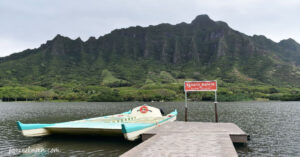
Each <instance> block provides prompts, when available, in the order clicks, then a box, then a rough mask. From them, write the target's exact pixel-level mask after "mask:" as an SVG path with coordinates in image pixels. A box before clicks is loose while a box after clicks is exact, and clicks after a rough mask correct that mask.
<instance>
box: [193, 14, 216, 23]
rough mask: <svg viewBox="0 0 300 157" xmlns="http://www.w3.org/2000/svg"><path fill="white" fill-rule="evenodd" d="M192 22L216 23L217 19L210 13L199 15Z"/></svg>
mask: <svg viewBox="0 0 300 157" xmlns="http://www.w3.org/2000/svg"><path fill="white" fill-rule="evenodd" d="M192 24H194V25H199V24H200V25H203V24H215V21H213V20H212V19H210V18H209V16H208V15H206V14H203V15H198V16H197V17H196V18H195V19H194V20H193V21H192Z"/></svg>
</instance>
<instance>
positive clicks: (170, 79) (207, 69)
mask: <svg viewBox="0 0 300 157" xmlns="http://www.w3.org/2000/svg"><path fill="white" fill-rule="evenodd" d="M299 65H300V45H299V44H298V43H297V42H296V41H294V40H293V39H288V40H282V41H281V42H279V43H276V42H273V41H272V40H269V39H267V38H266V37H264V36H256V35H255V36H247V35H245V34H242V33H240V32H237V31H235V30H233V29H231V28H230V27H229V26H228V25H227V24H226V23H224V22H220V21H217V22H215V21H213V20H211V19H210V18H209V17H208V16H206V15H200V16H198V17H196V19H194V20H193V21H192V22H191V23H190V24H187V23H180V24H177V25H170V24H160V25H157V26H149V27H139V26H137V27H130V28H126V29H118V30H114V31H112V32H111V33H109V34H107V35H105V36H102V37H99V38H98V39H96V38H94V37H91V38H90V39H89V40H87V41H85V42H83V41H82V40H81V39H80V38H78V39H76V40H72V39H70V38H67V37H63V36H61V35H57V36H56V37H55V38H54V39H53V40H50V41H47V43H45V44H43V45H41V47H39V48H37V49H33V50H25V51H23V52H20V53H16V54H13V55H10V56H7V57H3V58H0V98H2V100H3V101H16V100H35V101H43V100H68V101H181V100H183V99H184V93H183V82H184V80H216V79H217V80H218V87H219V89H218V98H219V99H218V100H220V101H236V100H299V99H300V94H299V89H300V88H299V87H300V66H299ZM189 94H190V95H189V98H190V99H192V100H212V99H213V93H209V92H208V93H189Z"/></svg>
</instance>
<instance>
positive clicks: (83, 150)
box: [0, 102, 300, 157]
mask: <svg viewBox="0 0 300 157" xmlns="http://www.w3.org/2000/svg"><path fill="white" fill-rule="evenodd" d="M151 104H152V105H153V106H156V107H160V108H162V109H163V110H164V111H165V113H169V112H171V111H172V110H174V109H177V110H178V113H179V115H178V120H183V119H184V114H183V113H184V112H183V111H184V105H183V103H180V102H167V103H151ZM138 105H140V103H136V102H133V103H132V102H131V103H128V102H125V103H87V102H78V103H73V102H72V103H70V102H66V103H48V102H43V103H32V102H16V103H14V102H10V103H4V102H0V130H1V131H0V156H3V155H4V156H9V155H18V153H17V151H21V150H20V149H22V148H28V149H27V150H38V149H40V150H41V149H43V150H46V151H44V152H42V153H35V155H36V156H86V155H89V156H118V155H120V154H122V153H124V152H125V151H127V150H129V149H130V148H132V147H134V146H136V145H137V144H139V141H137V142H128V141H125V140H123V139H122V138H113V139H111V138H105V137H99V136H89V137H77V136H49V137H44V138H28V137H23V136H22V135H21V133H20V132H19V131H18V130H17V126H16V121H17V120H20V121H22V122H24V123H52V122H63V121H70V120H77V119H82V118H89V117H98V116H104V115H109V114H115V113H120V112H124V111H127V110H129V109H131V108H133V107H136V106H138ZM218 110H219V121H220V122H233V123H235V124H237V125H238V126H239V127H240V128H241V129H243V130H244V131H245V132H247V133H249V134H250V135H251V141H249V143H248V145H247V146H236V149H237V151H238V153H239V155H240V156H264V157H265V156H300V102H230V103H220V104H219V106H218ZM189 120H190V121H201V122H204V121H206V122H207V121H209V122H211V121H214V108H213V105H212V103H208V102H204V103H203V102H201V103H199V102H197V103H196V102H193V103H192V102H191V103H189ZM57 151H58V153H57ZM26 155H27V154H21V156H26ZM29 155H33V154H29Z"/></svg>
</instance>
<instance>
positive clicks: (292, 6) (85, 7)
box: [0, 0, 300, 56]
mask: <svg viewBox="0 0 300 157" xmlns="http://www.w3.org/2000/svg"><path fill="white" fill-rule="evenodd" d="M200 14H207V15H209V16H210V18H212V19H213V20H215V21H225V22H227V23H228V24H229V26H231V27H232V28H233V29H235V30H238V31H240V32H243V33H246V34H248V35H254V34H259V35H265V36H267V37H268V38H270V39H272V40H274V41H276V42H278V41H280V40H282V39H287V38H293V39H295V40H296V41H298V42H299V41H300V29H299V28H300V27H299V25H300V20H299V16H300V1H299V0H1V1H0V56H7V55H9V54H11V53H14V52H20V51H23V50H25V49H27V48H36V47H39V46H40V45H41V44H42V43H45V42H46V41H47V40H50V39H52V38H53V37H54V36H55V35H56V34H61V35H63V36H68V37H70V38H73V39H75V38H77V37H80V38H81V39H83V40H87V39H88V38H89V37H90V36H95V37H99V36H102V35H104V34H107V33H109V32H111V31H112V30H113V29H116V28H124V27H129V26H136V25H140V26H148V25H156V24H159V23H171V24H176V23H180V22H187V23H190V22H191V21H192V20H193V19H194V18H195V17H196V16H197V15H200Z"/></svg>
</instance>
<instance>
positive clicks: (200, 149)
mask: <svg viewBox="0 0 300 157" xmlns="http://www.w3.org/2000/svg"><path fill="white" fill-rule="evenodd" d="M247 139H248V135H247V134H246V133H245V132H244V131H242V130H241V129H240V128H239V127H238V126H236V125H235V124H233V123H205V122H181V121H176V122H170V123H167V124H164V125H162V126H160V127H157V128H155V129H153V130H150V131H148V132H147V133H144V134H142V140H143V142H142V143H141V144H139V145H137V146H136V147H134V148H132V149H131V150H129V151H127V152H125V153H124V154H122V155H121V157H135V156H139V157H151V156H155V157H158V156H159V157H171V156H172V157H173V156H178V157H179V156H185V157H187V156H189V157H201V156H203V157H237V156H238V155H237V152H236V151H235V148H234V146H233V143H247Z"/></svg>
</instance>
